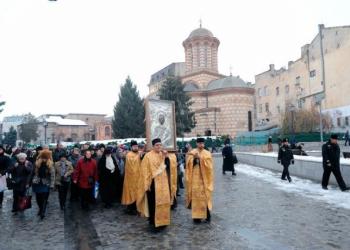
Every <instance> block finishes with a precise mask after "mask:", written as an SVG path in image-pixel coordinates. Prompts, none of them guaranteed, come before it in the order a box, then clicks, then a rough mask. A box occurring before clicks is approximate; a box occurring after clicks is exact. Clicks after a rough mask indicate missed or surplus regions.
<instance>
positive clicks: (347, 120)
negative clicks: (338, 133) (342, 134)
mask: <svg viewBox="0 0 350 250" xmlns="http://www.w3.org/2000/svg"><path fill="white" fill-rule="evenodd" d="M345 126H349V116H347V117H345Z"/></svg>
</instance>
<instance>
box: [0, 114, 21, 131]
mask: <svg viewBox="0 0 350 250" xmlns="http://www.w3.org/2000/svg"><path fill="white" fill-rule="evenodd" d="M23 122H24V116H23V115H13V116H6V117H4V119H3V120H2V133H8V132H9V131H10V128H11V127H13V128H14V129H15V130H17V126H19V125H21V124H22V123H23Z"/></svg>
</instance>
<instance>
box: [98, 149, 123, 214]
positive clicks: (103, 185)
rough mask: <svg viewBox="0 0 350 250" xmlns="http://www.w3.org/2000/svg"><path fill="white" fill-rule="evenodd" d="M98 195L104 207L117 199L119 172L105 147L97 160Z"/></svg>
mask: <svg viewBox="0 0 350 250" xmlns="http://www.w3.org/2000/svg"><path fill="white" fill-rule="evenodd" d="M98 174H99V183H100V186H99V188H100V195H101V199H102V202H103V203H105V208H110V207H111V206H112V203H113V202H114V201H115V200H116V199H117V194H118V186H119V183H118V181H119V180H120V172H119V168H118V164H117V161H116V159H115V158H114V157H113V156H112V151H111V149H109V148H107V149H106V150H105V151H104V154H103V156H102V157H101V159H100V161H99V162H98Z"/></svg>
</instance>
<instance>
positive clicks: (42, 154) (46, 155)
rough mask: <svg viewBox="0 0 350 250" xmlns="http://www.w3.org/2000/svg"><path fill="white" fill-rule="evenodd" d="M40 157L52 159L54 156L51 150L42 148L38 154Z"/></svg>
mask: <svg viewBox="0 0 350 250" xmlns="http://www.w3.org/2000/svg"><path fill="white" fill-rule="evenodd" d="M38 158H40V159H47V160H50V159H51V158H52V153H51V151H50V150H46V149H45V150H42V151H41V152H40V154H39V156H38Z"/></svg>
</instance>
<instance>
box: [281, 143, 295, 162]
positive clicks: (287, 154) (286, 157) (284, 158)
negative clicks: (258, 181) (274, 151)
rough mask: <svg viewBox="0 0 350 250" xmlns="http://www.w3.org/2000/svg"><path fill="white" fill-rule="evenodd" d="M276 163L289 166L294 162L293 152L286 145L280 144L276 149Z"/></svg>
mask: <svg viewBox="0 0 350 250" xmlns="http://www.w3.org/2000/svg"><path fill="white" fill-rule="evenodd" d="M278 163H281V164H282V165H283V166H289V165H290V164H291V163H294V156H293V152H292V150H291V149H290V147H289V146H288V145H282V146H281V147H280V149H279V151H278Z"/></svg>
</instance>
